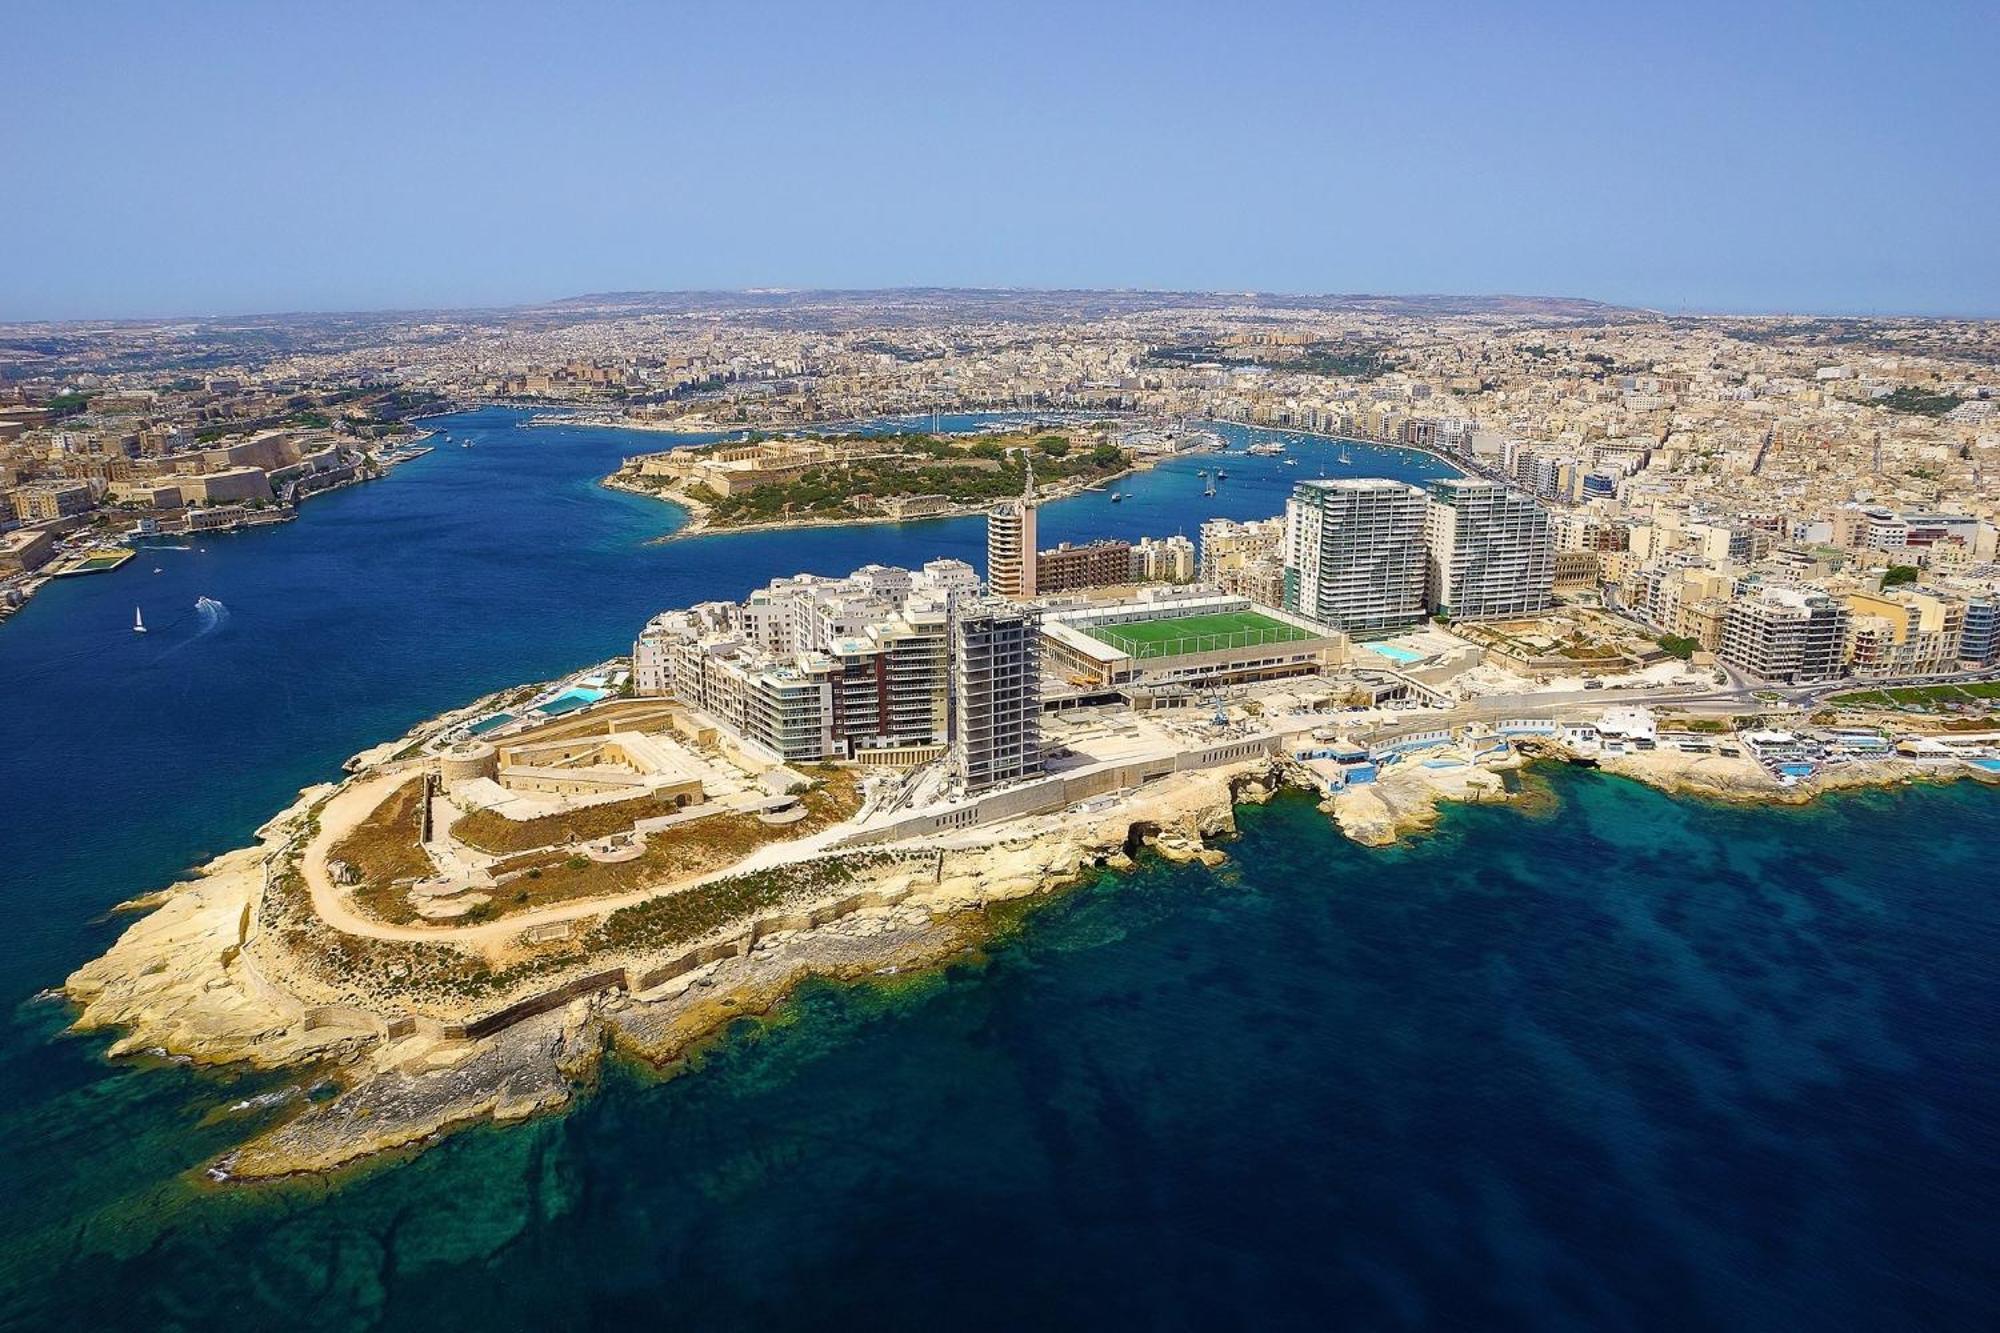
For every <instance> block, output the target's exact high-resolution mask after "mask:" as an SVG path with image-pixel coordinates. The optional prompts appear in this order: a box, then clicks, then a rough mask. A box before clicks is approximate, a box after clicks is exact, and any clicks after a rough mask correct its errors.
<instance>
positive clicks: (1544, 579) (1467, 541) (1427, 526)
mask: <svg viewBox="0 0 2000 1333" xmlns="http://www.w3.org/2000/svg"><path fill="white" fill-rule="evenodd" d="M1424 545H1425V548H1426V550H1427V556H1428V566H1429V567H1428V570H1427V574H1426V592H1427V595H1428V597H1429V600H1430V605H1431V609H1432V610H1433V611H1436V612H1437V613H1439V614H1440V615H1445V616H1449V617H1451V618H1452V619H1454V620H1492V619H1505V618H1509V617H1514V616H1538V615H1540V614H1542V613H1543V612H1544V611H1547V610H1548V609H1549V608H1550V607H1551V606H1552V605H1554V604H1555V543H1554V542H1553V541H1552V540H1551V538H1550V533H1549V511H1548V510H1546V509H1544V508H1543V507H1542V506H1541V505H1540V504H1538V503H1537V502H1536V501H1535V500H1534V498H1533V497H1531V496H1528V495H1525V494H1523V493H1522V492H1520V491H1514V490H1509V489H1507V488H1506V487H1505V486H1501V485H1499V484H1497V483H1495V482H1490V481H1483V480H1481V479H1480V478H1478V477H1443V478H1440V479H1438V480H1437V481H1434V482H1432V483H1431V494H1430V507H1429V509H1428V511H1427V512H1426V514H1425V518H1424Z"/></svg>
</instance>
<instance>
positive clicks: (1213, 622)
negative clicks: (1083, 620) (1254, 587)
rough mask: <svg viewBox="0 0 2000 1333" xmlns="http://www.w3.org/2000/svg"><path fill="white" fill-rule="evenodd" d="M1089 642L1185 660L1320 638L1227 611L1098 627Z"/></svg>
mask: <svg viewBox="0 0 2000 1333" xmlns="http://www.w3.org/2000/svg"><path fill="white" fill-rule="evenodd" d="M1087 632H1088V633H1089V635H1090V637H1091V638H1093V639H1096V640H1097V641H1098V642H1100V643H1106V644H1109V645H1111V646H1112V647H1113V648H1116V649H1117V650H1118V651H1119V652H1121V653H1124V654H1126V655H1127V656H1130V657H1136V658H1140V659H1144V658H1149V657H1185V656H1187V655H1188V654H1190V653H1213V652H1220V651H1222V650H1223V649H1226V648H1261V647H1263V646H1264V645H1266V644H1279V643H1295V642H1297V641H1298V640H1300V639H1311V638H1317V637H1319V636H1317V635H1315V634H1313V633H1312V632H1311V631H1309V630H1302V629H1300V628H1298V627H1297V626H1295V625H1287V624H1285V623H1284V622H1283V621H1282V620H1273V619H1271V617H1269V616H1266V615H1259V614H1258V613H1257V612H1255V611H1228V612H1224V613H1222V614H1220V615H1212V616H1179V617H1176V618H1174V619H1171V620H1141V621H1137V622H1135V623H1133V624H1129V625H1099V626H1096V627H1094V628H1092V629H1090V630H1089V631H1087Z"/></svg>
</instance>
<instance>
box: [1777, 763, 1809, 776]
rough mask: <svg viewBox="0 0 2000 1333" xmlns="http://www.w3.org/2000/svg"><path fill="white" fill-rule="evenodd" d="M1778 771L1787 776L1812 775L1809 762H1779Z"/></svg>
mask: <svg viewBox="0 0 2000 1333" xmlns="http://www.w3.org/2000/svg"><path fill="white" fill-rule="evenodd" d="M1778 771H1779V772H1780V773H1783V774H1784V775H1785V776H1786V777H1788V778H1809V777H1811V776H1812V775H1813V766H1812V765H1811V764H1779V765H1778Z"/></svg>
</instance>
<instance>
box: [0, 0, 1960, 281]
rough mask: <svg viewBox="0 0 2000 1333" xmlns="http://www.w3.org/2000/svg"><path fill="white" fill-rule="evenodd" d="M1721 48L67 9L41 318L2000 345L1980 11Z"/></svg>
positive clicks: (1601, 20) (1739, 23) (1623, 37)
mask: <svg viewBox="0 0 2000 1333" xmlns="http://www.w3.org/2000/svg"><path fill="white" fill-rule="evenodd" d="M1697 8H1698V10H1699V12H1694V13H1688V14H1685V15H1683V16H1682V20H1681V21H1678V22H1676V23H1674V24H1672V25H1662V24H1659V23H1657V22H1655V21H1654V20H1653V19H1652V18H1651V17H1650V16H1643V15H1639V14H1631V15H1627V14H1621V13H1618V12H1606V11H1603V10H1600V9H1592V10H1587V11H1586V10H1583V9H1581V8H1579V7H1576V6H1572V5H1569V4H1561V3H1550V4H1542V5H1538V6H1535V7H1534V8H1532V9H1530V10H1528V11H1525V12H1509V13H1508V14H1506V15H1504V16H1501V15H1497V14H1496V15H1493V16H1491V17H1488V16H1484V15H1477V14H1465V13H1461V12H1458V11H1456V10H1454V9H1452V8H1450V7H1434V6H1432V7H1426V6H1420V7H1416V8H1410V7H1399V8H1398V9H1397V10H1396V12H1395V13H1394V14H1385V13H1381V12H1377V11H1374V10H1348V9H1336V10H1333V11H1331V12H1327V11H1323V10H1321V9H1318V8H1313V9H1308V8H1306V7H1303V6H1278V7H1275V8H1272V9H1267V10H1264V11H1261V12H1259V13H1256V14H1253V15H1248V16H1245V15H1242V14H1238V13H1227V14H1225V13H1220V12H1204V11H1201V10H1198V9H1194V8H1192V7H1185V6H1174V7H1173V12H1171V13H1164V14H1163V13H1161V12H1160V11H1158V10H1156V9H1148V10H1139V9H1126V8H1118V7H1112V8H1092V9H1089V10H1086V11H1082V12H1075V13H1072V12H1070V11H1068V10H1062V11H1058V10H1056V9H1054V8H1051V7H1046V6H1029V7H1027V8H1025V9H1018V8H1016V7H1009V8H1008V9H1007V10H1005V11H1001V10H998V9H983V8H973V9H971V10H967V9H964V8H954V9H953V10H952V11H951V12H950V13H949V14H948V15H946V14H942V13H933V12H931V11H929V10H927V9H924V8H922V7H918V6H901V5H899V6H896V7H894V8H892V9H887V10H876V11H874V15H875V17H874V19H873V21H871V22H868V23H865V24H861V23H854V22H852V16H851V15H847V14H845V13H842V12H838V11H832V10H826V11H821V10H816V9H813V8H810V7H804V6H790V5H777V6H765V7H759V9H757V10H756V11H755V12H753V13H748V14H745V13H742V12H738V11H734V10H731V11H723V10H719V9H718V10H704V9H700V8H696V9H691V10H676V11H673V12H672V13H670V14H669V13H664V12H661V13H655V12H651V11H647V10H642V9H637V8H623V7H612V8H609V9H603V10H599V11H597V12H596V13H595V14H594V15H592V16H591V17H590V19H589V20H588V21H585V20H583V19H578V20H576V21H572V22H569V23H566V24H550V23H549V22H547V21H546V18H545V16H542V17H538V16H537V15H536V14H535V13H534V12H532V11H528V10H515V11H512V12H509V7H507V6H501V7H498V8H497V9H481V10H479V11H477V17H478V19H479V21H478V22H474V21H472V19H473V18H474V11H469V10H465V11H455V10H453V9H451V8H449V7H435V8H427V9H425V10H423V11H421V12H417V13H403V12H401V11H397V12H394V13H391V12H390V11H387V10H384V11H381V12H380V14H379V16H378V17H379V21H378V22H372V23H368V22H361V21H359V20H358V19H357V18H356V16H355V15H353V14H352V13H349V12H346V11H343V13H342V14H340V15H337V16H336V15H332V14H325V15H314V14H305V13H287V14H284V15H279V16H273V15H271V14H268V13H266V12H264V11H258V10H253V9H249V8H245V7H242V6H236V5H202V6H187V7H180V8H176V9H175V10H173V11H172V12H171V13H168V12H165V11H160V12H150V11H148V10H146V9H144V8H142V7H137V6H132V7H126V8H124V10H123V12H122V15H121V21H120V22H118V23H116V24H108V23H105V22H104V21H103V18H102V13H103V11H101V10H99V9H96V8H95V7H93V8H92V9H91V10H90V12H88V13H85V12H84V11H80V10H76V9H74V8H73V7H64V6H56V5H49V4H32V5H29V6H26V7H25V8H24V9H23V10H22V11H21V12H20V13H19V14H18V16H17V18H16V20H15V23H14V25H13V29H14V35H15V36H16V38H17V39H18V40H19V41H20V49H22V50H24V51H30V52H35V53H37V55H38V58H37V59H34V60H31V61H27V62H24V63H23V64H22V66H21V67H20V68H19V69H18V71H17V73H16V76H15V77H14V78H13V79H11V80H10V81H9V83H8V86H7V87H6V88H5V89H4V90H0V123H5V124H7V125H8V126H9V127H10V133H9V134H8V135H7V136H6V137H7V139H8V147H9V150H10V153H9V156H10V164H11V167H12V173H11V174H12V175H13V176H14V177H15V178H16V179H17V180H18V181H20V182H22V183H23V185H24V186H25V189H24V194H23V197H24V198H25V199H26V200H27V201H28V206H26V207H21V208H16V209H13V210H10V211H9V212H8V213H7V215H6V216H5V217H4V218H0V245H4V247H5V249H6V251H7V252H8V253H10V254H13V255H17V256H32V257H34V260H35V262H33V263H16V264H10V265H8V266H6V268H5V270H4V274H5V275H4V276H0V318H6V319H15V320H22V319H55V318H116V317H157V316H170V315H171V316H179V315H199V314H214V313H251V312H271V311H286V310H299V311H325V310H376V309H408V308H458V307H467V306H484V305H511V304H517V303H524V302H534V301H538V300H552V299H558V298H561V297H565V296H572V295H576V294H579V293H584V292H592V291H606V290H620V289H635V288H646V289H737V288H746V287H757V286H786V287H821V288H860V287H900V286H910V285H951V286H969V287H977V286H1004V287H1079V286H1082V287H1135V288H1154V289H1191V290H1207V291H1246V290H1256V291H1284V292H1340V291H1387V292H1466V293H1491V292H1515V293H1525V294H1535V295H1540V294H1548V295H1570V296H1582V297H1590V298H1595V299H1599V300H1604V301H1608V302H1615V303H1620V304H1631V305H1638V306H1644V307H1648V308H1652V309H1659V310H1667V311H1678V310H1682V309H1688V310H1697V311H1699V310H1711V311H1720V312H1744V311H1771V312H1800V313H1836V312H1837V313H1851V314H1868V313H1885V314H1886V313H1909V314H1958V315H1976V314H1992V313H1995V312H1996V311H2000V266H1996V264H1995V261H1994V258H1993V255H1992V250H1991V246H1990V244H1989V243H1988V240H1987V236H1986V232H1987V230H1988V226H1987V222H1986V220H1987V219H1990V218H1991V216H1992V215H1993V212H1994V205H1995V202H1996V187H1995V185H1994V183H1993V180H1992V177H1991V174H1990V173H1984V172H1981V171H1979V170H1977V169H1976V167H1975V165H1974V164H1976V163H1978V162H1979V161H1980V160H1981V158H1982V155H1983V153H1982V149H1983V144H1982V142H1981V135H1982V132H1983V131H1984V130H1985V129H1986V127H1988V126H1990V125H1992V124H1994V123H1995V122H1996V120H2000V104H1996V97H2000V94H1996V92H1995V86H1994V84H1993V81H1992V80H1991V79H1988V78H1984V77H1982V76H1981V70H1982V69H1984V68H1990V65H1991V62H1992V59H1993V57H1994V55H1995V43H1996V37H1995V28H1994V25H1992V24H1991V23H1990V22H1988V21H1985V20H1986V16H1985V15H1983V14H1982V13H1981V12H1980V9H1979V8H1978V7H1977V6H1971V5H1950V4H1945V5H1922V6H1919V7H1918V9H1919V11H1920V12H1917V13H1914V14H1911V15H1909V16H1907V17H1906V18H1905V19H1904V20H1901V21H1898V22H1897V23H1894V24H1883V23H1880V22H1878V21H1877V17H1876V15H1875V14H1874V13H1873V12H1872V11H1864V10H1861V9H1859V8H1857V7H1852V6H1832V7H1816V8H1814V9H1813V10H1811V11H1805V10H1802V9H1792V8H1790V7H1783V8H1777V9H1767V8H1763V7H1749V8H1745V7H1723V6H1698V7H1697ZM356 32H368V33H379V34H393V35H394V40H393V41H390V40H368V41H366V42H365V43H363V44H361V45H357V43H356V39H355V37H354V34H355V33H356Z"/></svg>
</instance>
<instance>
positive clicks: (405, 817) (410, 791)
mask: <svg viewBox="0 0 2000 1333" xmlns="http://www.w3.org/2000/svg"><path fill="white" fill-rule="evenodd" d="M423 828H424V779H423V777H422V776H421V775H419V776H417V777H414V778H411V779H410V780H409V781H408V782H405V783H404V784H403V785H402V786H400V787H398V788H396V790H394V791H393V792H390V793H389V796H388V799H386V800H384V801H383V802H382V803H381V804H380V805H378V806H376V807H375V808H374V809H373V810H371V811H369V812H368V817H367V818H366V819H363V820H362V821H361V822H360V823H359V824H357V825H355V827H354V830H353V832H351V833H349V834H348V835H347V836H346V837H344V838H342V839H341V840H340V841H339V842H336V843H335V844H334V845H333V847H332V848H331V850H329V851H328V853H327V857H328V859H329V860H334V861H345V862H347V864H348V865H350V866H353V867H354V869H355V871H356V872H357V873H358V874H360V876H361V881H360V883H358V884H357V885H355V886H354V888H353V890H352V892H353V895H354V901H355V904H356V905H357V906H359V907H360V908H362V909H363V910H364V911H367V912H369V913H371V914H373V915H375V916H378V917H380V918H382V919H383V920H385V921H394V922H401V921H412V920H415V919H416V911H415V909H414V908H412V907H411V905H410V902H409V896H408V895H407V894H406V893H404V891H403V889H404V887H405V886H407V885H408V884H409V882H410V881H411V880H416V879H422V878H423V877H424V876H426V875H428V874H430V873H431V872H432V866H431V859H430V857H428V856H426V855H424V849H423V847H422V846H421V845H420V843H419V840H420V839H421V838H422V836H423Z"/></svg>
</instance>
